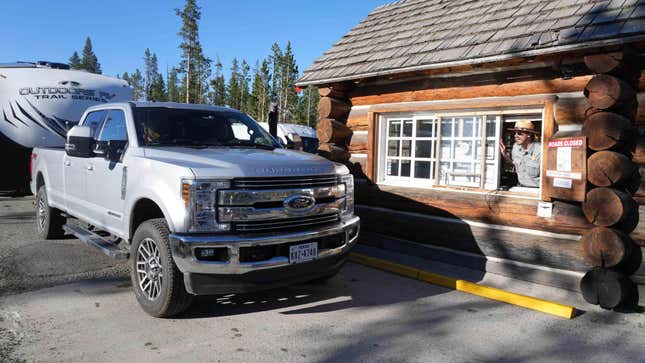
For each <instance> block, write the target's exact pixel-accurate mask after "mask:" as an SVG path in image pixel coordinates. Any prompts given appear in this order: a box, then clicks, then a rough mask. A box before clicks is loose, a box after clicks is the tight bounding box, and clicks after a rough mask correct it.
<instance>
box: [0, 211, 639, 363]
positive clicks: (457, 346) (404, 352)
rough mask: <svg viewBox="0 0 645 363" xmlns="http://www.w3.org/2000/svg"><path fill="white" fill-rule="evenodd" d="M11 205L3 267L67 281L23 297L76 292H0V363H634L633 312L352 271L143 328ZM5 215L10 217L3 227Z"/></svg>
mask: <svg viewBox="0 0 645 363" xmlns="http://www.w3.org/2000/svg"><path fill="white" fill-rule="evenodd" d="M23 202H24V203H27V205H28V202H26V201H0V205H2V206H3V209H2V213H3V214H2V215H0V223H2V225H1V226H2V227H1V230H0V256H4V257H3V260H2V261H12V262H13V263H14V265H13V266H20V265H24V264H25V263H27V262H24V261H22V260H20V259H24V260H25V261H28V262H29V263H34V262H36V263H43V260H48V261H49V262H48V263H49V266H50V268H51V269H53V268H59V267H60V266H63V265H64V266H65V267H64V268H65V270H64V271H66V272H68V274H57V273H56V271H55V270H51V269H49V268H48V269H47V270H45V272H46V273H45V274H42V276H41V275H34V274H32V275H31V276H35V277H33V278H32V280H41V279H42V280H43V281H46V282H45V283H42V284H41V283H40V282H37V281H36V282H34V281H32V282H31V283H30V285H29V286H30V289H33V288H38V287H41V286H48V285H56V284H58V283H59V282H62V281H64V280H65V279H69V280H74V281H77V282H74V283H71V284H65V285H57V286H54V287H49V288H44V289H40V290H32V291H27V292H21V293H16V292H17V291H16V289H15V288H14V287H12V290H11V291H10V292H7V291H6V290H3V293H4V295H3V296H0V361H8V360H18V359H24V360H27V361H48V362H51V361H83V362H86V361H91V362H102V361H133V360H137V361H159V360H161V361H173V362H175V361H199V362H207V361H208V362H350V361H351V362H431V361H454V362H463V361H480V362H493V361H495V362H498V361H507V362H523V361H543V362H553V361H584V362H607V361H612V362H613V361H616V362H618V361H620V362H632V361H633V362H638V361H643V359H644V357H645V345H644V343H643V342H645V329H644V328H645V316H643V315H641V314H618V313H613V312H607V311H601V310H591V311H588V312H586V313H585V314H583V315H581V316H579V317H577V318H575V319H573V320H570V321H569V320H564V319H560V318H556V317H552V316H549V315H545V314H542V313H537V312H534V311H530V310H525V309H522V308H518V307H515V306H511V305H506V304H501V303H498V302H494V301H489V300H485V299H482V298H479V297H475V296H471V295H467V294H463V293H459V292H455V291H450V290H446V289H443V288H440V287H437V286H433V285H429V284H425V283H423V282H419V281H414V280H410V279H406V278H403V277H399V276H395V275H391V274H388V273H385V272H381V271H378V270H373V269H370V268H367V267H363V266H359V265H354V264H348V265H347V266H346V267H345V268H344V269H343V270H342V271H341V273H340V274H339V275H338V276H337V277H335V278H334V279H332V280H331V281H330V282H329V283H327V284H324V285H300V286H295V287H291V288H284V289H278V290H272V291H268V292H263V293H255V294H245V295H231V296H214V297H208V298H200V299H198V300H197V302H196V304H195V305H194V306H193V307H192V308H191V309H190V310H189V311H188V312H187V313H185V314H184V315H182V316H180V317H178V318H177V319H166V320H164V319H154V318H151V317H149V316H147V315H146V314H144V313H143V312H142V311H141V309H140V308H139V307H138V305H137V304H136V301H135V299H134V297H133V295H132V291H131V287H130V285H129V282H128V280H127V278H125V273H124V272H123V271H122V266H120V265H114V264H113V263H112V262H111V261H110V260H107V259H103V258H102V257H97V256H99V255H98V254H96V253H94V254H92V253H93V251H92V250H91V249H89V248H88V249H87V250H85V247H83V245H82V244H81V242H79V241H77V240H73V239H70V240H64V241H54V242H44V241H38V240H36V239H34V236H33V233H32V232H29V231H30V230H31V229H32V227H31V225H29V219H30V218H31V217H29V216H28V215H23V217H18V215H19V210H20V208H26V207H25V206H22V207H17V206H16V205H20V203H23ZM2 203H7V204H4V205H3V204H2ZM5 205H10V206H11V207H10V208H13V209H11V210H12V211H14V212H7V211H8V209H5V208H7V207H5ZM11 213H18V214H16V216H15V217H8V215H11ZM16 226H17V227H16ZM30 233H31V234H30ZM23 239H24V241H23ZM32 245H36V246H38V248H39V249H40V250H41V252H40V255H39V256H42V257H41V258H38V257H35V256H31V255H29V254H28V253H26V252H21V253H20V254H16V255H9V256H7V253H9V254H11V253H16V252H17V250H19V249H20V247H21V246H32ZM31 248H32V250H31V251H32V253H35V251H36V250H37V249H36V248H34V247H33V246H32V247H31ZM58 250H61V251H59V252H53V251H58ZM68 254H69V255H68ZM90 256H93V257H90ZM80 257H85V258H93V259H96V260H92V262H93V263H96V264H97V266H96V267H95V268H94V269H91V270H88V264H87V263H85V262H80V261H79V260H78V259H79V258H80ZM59 260H60V261H59ZM84 269H85V270H88V271H85V272H83V271H82V270H84ZM28 270H29V269H27V268H25V267H24V266H23V268H22V270H21V271H27V272H24V273H23V272H21V273H18V274H16V273H13V274H12V275H11V281H14V282H11V283H7V282H4V285H0V286H10V287H11V286H14V285H13V284H14V283H15V281H20V280H21V279H24V274H29V271H28ZM106 271H110V273H106ZM2 272H3V274H4V273H6V272H7V269H4V270H2ZM41 272H42V271H41ZM52 276H53V277H52ZM60 276H64V277H63V278H61V277H60ZM4 277H5V275H0V281H2V280H3V278H4ZM56 279H61V280H56Z"/></svg>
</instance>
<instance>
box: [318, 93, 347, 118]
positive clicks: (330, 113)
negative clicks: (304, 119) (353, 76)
mask: <svg viewBox="0 0 645 363" xmlns="http://www.w3.org/2000/svg"><path fill="white" fill-rule="evenodd" d="M351 109H352V106H351V105H350V104H349V103H347V102H345V101H342V100H339V99H336V98H331V97H322V98H321V99H320V101H318V119H325V118H332V119H335V120H340V121H346V120H347V116H348V115H349V111H351Z"/></svg>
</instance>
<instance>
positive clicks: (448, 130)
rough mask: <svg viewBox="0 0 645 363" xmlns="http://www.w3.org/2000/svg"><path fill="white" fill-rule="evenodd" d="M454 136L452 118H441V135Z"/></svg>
mask: <svg viewBox="0 0 645 363" xmlns="http://www.w3.org/2000/svg"><path fill="white" fill-rule="evenodd" d="M450 136H452V119H441V137H450Z"/></svg>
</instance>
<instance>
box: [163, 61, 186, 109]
mask: <svg viewBox="0 0 645 363" xmlns="http://www.w3.org/2000/svg"><path fill="white" fill-rule="evenodd" d="M178 73H179V70H178V69H177V68H175V67H172V69H171V70H170V72H168V76H167V79H168V82H167V83H168V84H167V92H166V93H167V98H168V101H170V102H181V95H182V94H183V92H182V88H181V85H180V84H179V77H178Z"/></svg>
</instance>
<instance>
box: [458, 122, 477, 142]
mask: <svg viewBox="0 0 645 363" xmlns="http://www.w3.org/2000/svg"><path fill="white" fill-rule="evenodd" d="M458 120H459V123H458V125H459V131H461V132H459V133H458V135H459V136H462V137H474V136H475V119H474V118H473V117H462V118H459V119H458Z"/></svg>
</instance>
